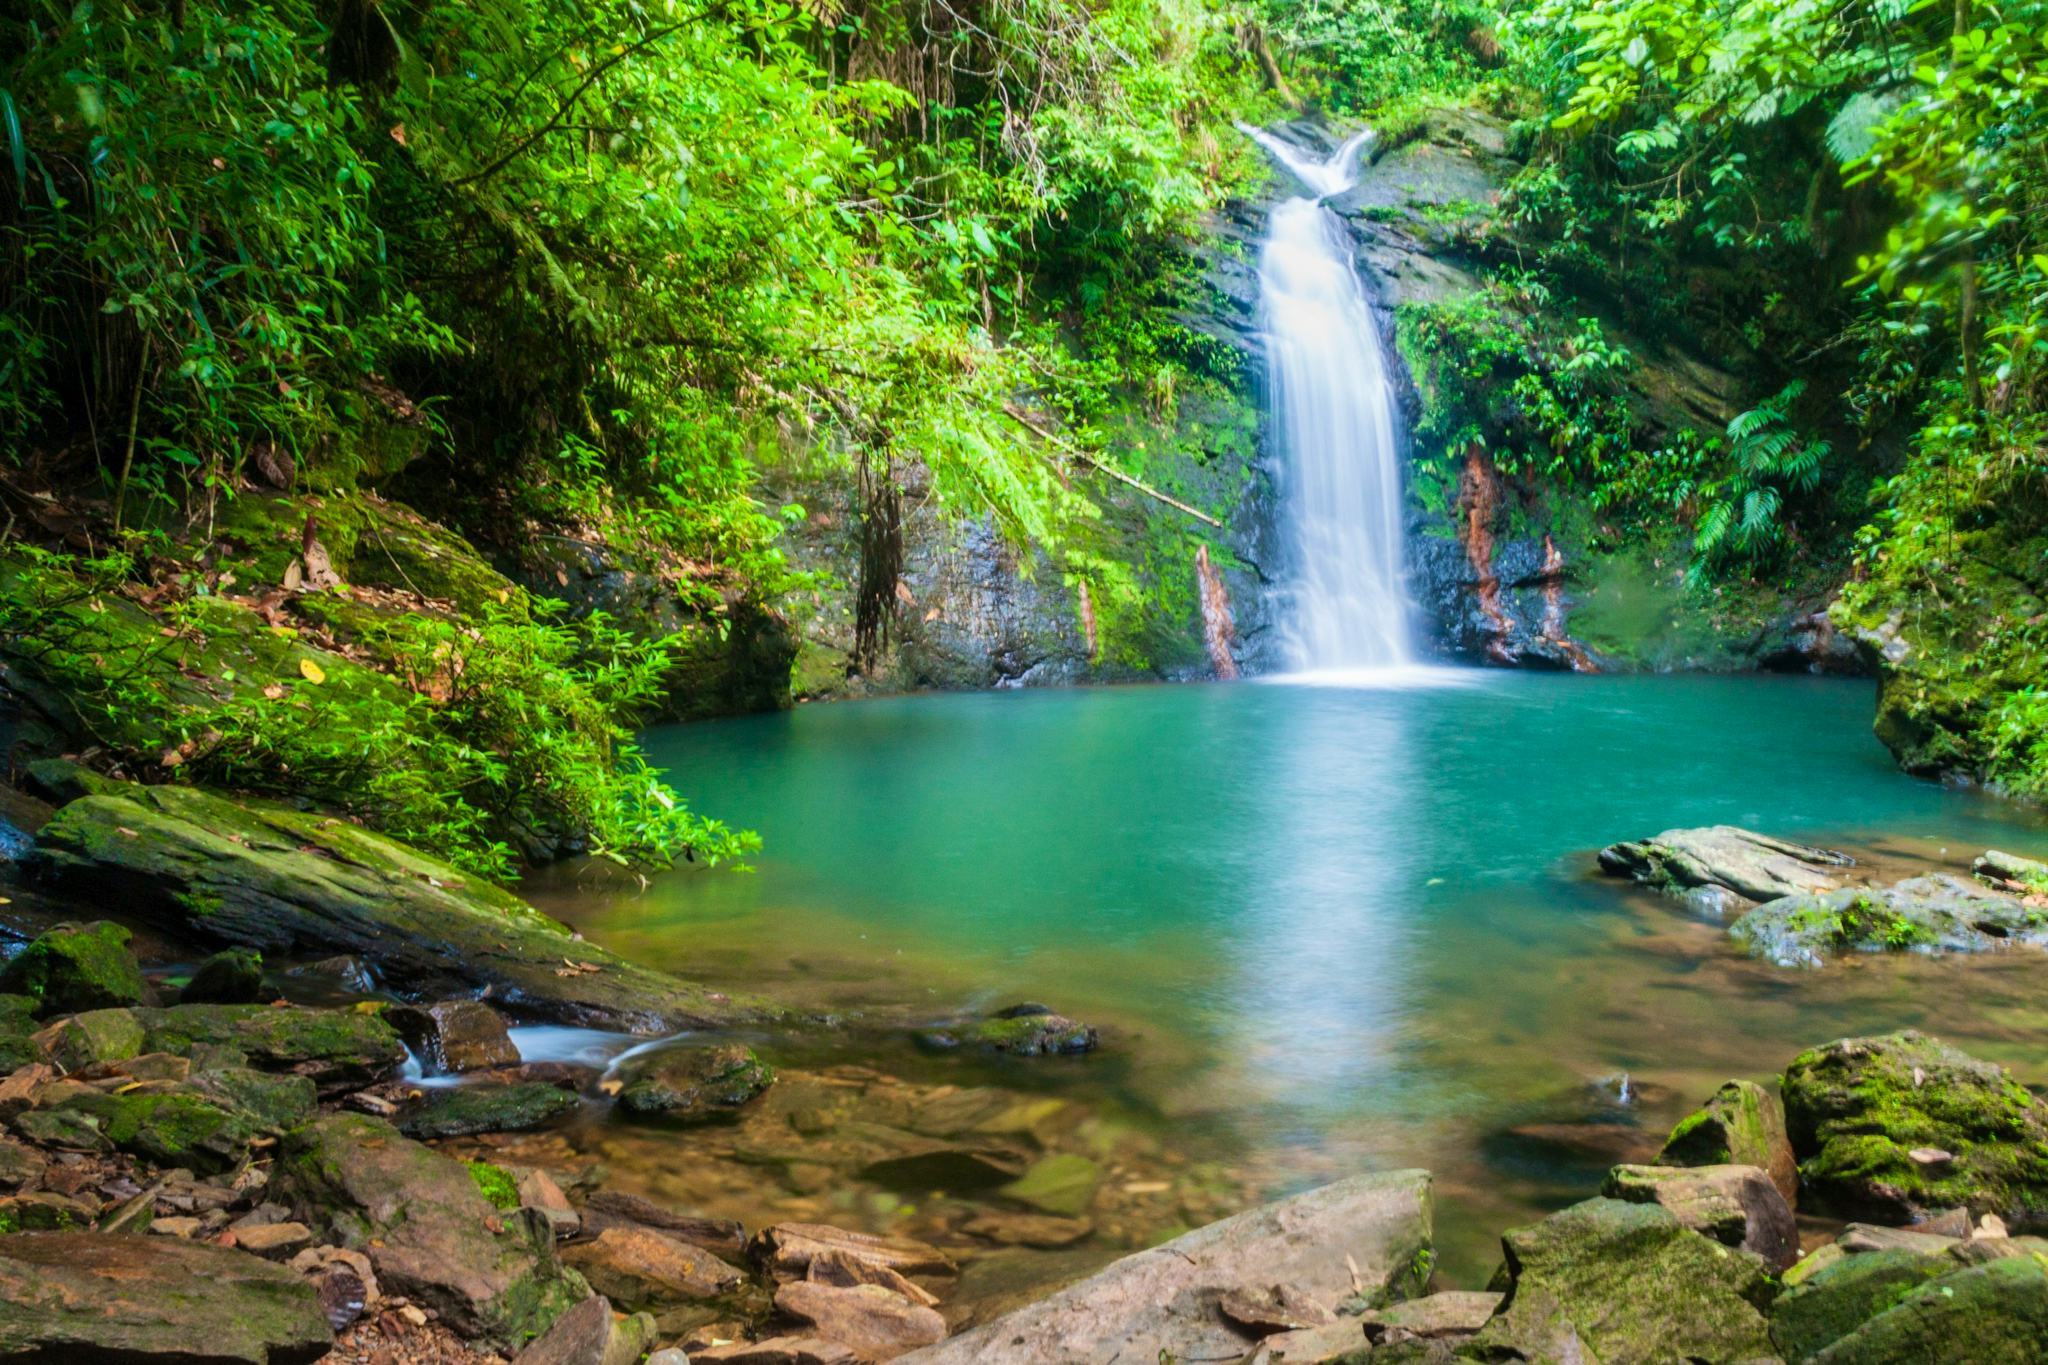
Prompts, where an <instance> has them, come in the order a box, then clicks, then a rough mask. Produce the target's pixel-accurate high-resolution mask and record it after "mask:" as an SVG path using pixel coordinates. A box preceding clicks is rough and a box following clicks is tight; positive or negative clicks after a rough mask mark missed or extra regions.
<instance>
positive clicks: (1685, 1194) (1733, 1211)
mask: <svg viewBox="0 0 2048 1365" xmlns="http://www.w3.org/2000/svg"><path fill="white" fill-rule="evenodd" d="M1600 1192H1601V1193H1602V1194H1604V1195H1606V1196H1608V1197H1609V1198H1610V1199H1625V1200H1628V1201H1629V1202H1631V1203H1635V1204H1655V1205H1657V1206H1658V1207H1660V1208H1664V1209H1668V1210H1670V1211H1671V1213H1672V1214H1673V1215H1674V1216H1675V1217H1676V1218H1677V1219H1678V1221H1679V1222H1681V1223H1683V1224H1685V1225H1686V1226H1687V1227H1689V1228H1692V1229H1693V1230H1694V1231H1696V1232H1703V1233H1705V1234H1706V1235H1707V1236H1709V1237H1711V1238H1713V1239H1714V1240H1715V1241H1717V1242H1719V1243H1721V1244H1722V1245H1723V1246H1731V1247H1740V1248H1742V1249H1743V1250H1744V1251H1748V1252H1752V1253H1754V1254H1755V1255H1756V1256H1757V1258H1758V1259H1759V1260H1761V1261H1762V1262H1763V1263H1764V1265H1765V1267H1766V1268H1767V1269H1770V1270H1772V1271H1780V1270H1783V1269H1785V1267H1787V1266H1789V1265H1791V1264H1792V1262H1794V1261H1796V1260H1798V1259H1799V1223H1798V1220H1797V1219H1795V1218H1794V1217H1793V1216H1792V1206H1791V1205H1790V1204H1788V1203H1786V1202H1785V1196H1784V1195H1782V1194H1780V1193H1778V1187H1777V1186H1775V1185H1773V1184H1772V1183H1771V1178H1770V1176H1768V1175H1766V1174H1765V1173H1764V1172H1763V1170H1762V1168H1760V1167H1757V1166H1616V1167H1615V1168H1614V1170H1613V1171H1612V1173H1610V1174H1609V1175H1608V1177H1607V1184H1606V1185H1605V1186H1604V1187H1602V1189H1601V1191H1600Z"/></svg>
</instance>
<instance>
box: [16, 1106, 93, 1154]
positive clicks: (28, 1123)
mask: <svg viewBox="0 0 2048 1365" xmlns="http://www.w3.org/2000/svg"><path fill="white" fill-rule="evenodd" d="M14 1131H15V1132H17V1133H19V1134H21V1135H22V1136H23V1137H24V1138H26V1139H28V1140H29V1141H30V1142H32V1143H34V1144H35V1145H36V1146H38V1147H54V1148H56V1149H58V1150H59V1151H67V1152H111V1151H113V1150H114V1144H113V1143H112V1142H110V1141H108V1139H107V1135H106V1132H105V1131H104V1130H103V1129H102V1128H101V1126H100V1120H99V1119H98V1118H97V1117H95V1116H94V1115H92V1114H82V1113H79V1112H78V1111H77V1110H75V1109H31V1110H29V1111H28V1112H27V1113H25V1114H17V1115H15V1116H14Z"/></svg>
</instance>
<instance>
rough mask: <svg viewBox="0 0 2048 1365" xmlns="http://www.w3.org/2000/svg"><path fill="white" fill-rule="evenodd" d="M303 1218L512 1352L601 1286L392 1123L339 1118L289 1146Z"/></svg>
mask: <svg viewBox="0 0 2048 1365" xmlns="http://www.w3.org/2000/svg"><path fill="white" fill-rule="evenodd" d="M271 1188H272V1190H273V1191H274V1192H275V1197H277V1198H280V1199H284V1200H286V1201H288V1202H289V1203H290V1205H291V1207H292V1212H293V1215H294V1216H295V1217H296V1218H298V1219H299V1221H301V1222H304V1223H307V1224H309V1225H311V1226H312V1227H314V1228H315V1229H320V1230H324V1231H325V1232H326V1233H327V1234H329V1235H332V1236H334V1237H335V1238H336V1239H337V1240H339V1241H341V1242H342V1243H343V1244H344V1245H347V1246H350V1247H353V1248H356V1249H360V1250H361V1251H363V1253H364V1254H365V1255H367V1256H368V1257H369V1258H370V1264H371V1266H372V1268H373V1269H374V1270H375V1272H376V1276H377V1280H378V1283H379V1285H380V1286H381V1287H382V1289H383V1290H384V1292H386V1293H390V1294H398V1295H402V1296H404V1297H406V1298H409V1299H412V1300H414V1301H415V1302H417V1303H421V1304H424V1305H426V1306H427V1307H429V1308H432V1309H434V1310H435V1311H436V1312H438V1313H439V1314H440V1315H441V1318H442V1320H443V1321H445V1322H446V1323H447V1324H448V1325H449V1326H450V1327H451V1328H452V1329H454V1330H455V1331H457V1332H459V1333H461V1334H463V1335H465V1336H466V1337H470V1338H473V1339H475V1340H478V1341H481V1342H484V1343H486V1344H488V1345H492V1346H496V1347H500V1348H503V1347H507V1346H510V1345H513V1344H515V1343H517V1342H519V1341H522V1340H524V1339H525V1337H526V1335H527V1334H529V1333H534V1332H539V1331H542V1330H545V1328H546V1327H547V1325H548V1324H549V1323H551V1322H553V1321H554V1319H555V1318H556V1317H557V1316H558V1315H559V1314H561V1313H562V1312H563V1311H564V1310H566V1309H567V1308H569V1307H570V1306H571V1305H573V1304H575V1303H578V1302H580V1301H581V1300H582V1299H584V1298H585V1297H586V1296H587V1295H588V1293H589V1289H588V1286H586V1285H585V1284H584V1282H583V1279H582V1277H581V1276H579V1275H577V1274H575V1273H574V1272H573V1271H567V1270H564V1269H563V1267H562V1266H561V1265H560V1263H559V1262H558V1261H557V1260H556V1258H555V1240H554V1233H553V1232H552V1230H550V1229H549V1227H548V1226H547V1223H546V1220H545V1219H542V1218H541V1217H539V1215H537V1214H524V1213H518V1212H514V1213H509V1214H500V1213H499V1212H498V1210H497V1209H495V1208H493V1207H492V1205H491V1204H490V1202H489V1201H488V1200H486V1199H485V1198H484V1196H483V1195H482V1194H481V1193H480V1192H479V1191H478V1189H477V1185H476V1182H475V1181H474V1180H473V1179H472V1178H471V1176H470V1174H469V1171H468V1170H467V1169H465V1168H464V1167H463V1165H462V1164H461V1163H459V1162H456V1161H451V1160H449V1159H448V1158H446V1157H443V1156H441V1155H439V1154H437V1153H435V1152H433V1151H431V1150H430V1149H428V1148H426V1147H423V1146H421V1145H420V1144H419V1143H416V1142H413V1141H411V1140H409V1139H407V1138H405V1137H404V1136H402V1135H400V1134H399V1133H398V1131H397V1130H396V1129H394V1128H392V1127H391V1125H390V1124H388V1123H385V1122H383V1121H382V1120H380V1119H373V1118H369V1117H366V1116H364V1115H359V1114H331V1115H328V1116H327V1117H325V1118H321V1119H318V1120H315V1121H314V1122H313V1123H311V1124H308V1125H306V1126H305V1127H303V1128H300V1129H297V1130H295V1131H294V1132H292V1133H291V1134H289V1135H288V1137H287V1138H286V1140H285V1143H284V1146H283V1150H282V1154H281V1156H280V1157H279V1159H278V1162H277V1165H276V1168H275V1171H274V1173H273V1174H272V1177H271Z"/></svg>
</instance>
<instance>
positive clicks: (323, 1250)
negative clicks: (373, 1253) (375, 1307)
mask: <svg viewBox="0 0 2048 1365" xmlns="http://www.w3.org/2000/svg"><path fill="white" fill-rule="evenodd" d="M291 1268H292V1269H293V1270H296V1271H298V1272H299V1273H300V1274H301V1275H303V1276H305V1277H306V1280H307V1283H309V1284H311V1285H312V1286H313V1292H314V1294H315V1295H316V1296H317V1297H318V1298H319V1300H320V1311H321V1312H322V1313H324V1314H325V1315H326V1316H327V1325H328V1326H330V1327H332V1328H333V1329H334V1330H335V1331H337V1332H339V1331H341V1330H342V1329H343V1328H344V1327H347V1326H348V1325H349V1324H350V1323H352V1322H354V1321H355V1320H356V1319H357V1318H359V1317H361V1316H362V1315H363V1312H364V1310H366V1309H367V1308H369V1306H370V1305H371V1304H373V1303H375V1302H377V1300H378V1297H379V1294H378V1290H377V1272H376V1271H375V1270H373V1269H371V1267H370V1258H369V1257H368V1256H365V1255H364V1254H363V1253H362V1252H360V1251H351V1250H349V1249H348V1248H346V1247H329V1246H315V1247H307V1248H306V1249H305V1250H304V1251H301V1252H300V1253H299V1254H298V1255H296V1256H294V1257H292V1259H291Z"/></svg>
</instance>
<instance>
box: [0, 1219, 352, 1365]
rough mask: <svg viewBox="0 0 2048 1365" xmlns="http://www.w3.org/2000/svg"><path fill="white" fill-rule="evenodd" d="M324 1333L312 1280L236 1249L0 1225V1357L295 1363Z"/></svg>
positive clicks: (323, 1341) (324, 1346)
mask: <svg viewBox="0 0 2048 1365" xmlns="http://www.w3.org/2000/svg"><path fill="white" fill-rule="evenodd" d="M333 1340H334V1336H333V1333H332V1332H331V1331H330V1330H329V1328H328V1325H327V1319H326V1318H325V1317H324V1316H323V1315H322V1313H321V1311H320V1304H319V1301H318V1299H317V1298H316V1297H315V1295H314V1291H313V1288H312V1286H310V1285H308V1284H307V1283H306V1282H305V1280H303V1279H302V1278H301V1277H300V1276H299V1275H297V1274H296V1273H294V1272H293V1271H290V1270H287V1269H285V1268H284V1267H282V1266H276V1265H272V1264H270V1263H269V1262H268V1261H264V1260H260V1259H258V1258H257V1257H255V1256H251V1255H249V1254H248V1253H246V1252H242V1251H236V1250H231V1249H230V1248H227V1247H220V1246H211V1245H207V1244H204V1243H197V1242H179V1241H174V1240H168V1239H164V1238H142V1237H109V1236H104V1235H101V1234H98V1233H91V1232H30V1233H20V1234H18V1235H15V1236H11V1237H0V1359H6V1360H24V1361H51V1362H55V1361H60V1360H72V1361H81V1362H83V1361H89V1360H98V1361H121V1362H127V1363H128V1365H150V1362H157V1361H161V1362H163V1365H305V1363H306V1362H310V1361H314V1360H318V1359H320V1358H321V1357H322V1356H324V1355H326V1354H327V1353H328V1351H329V1350H330V1349H331V1347H332V1345H333Z"/></svg>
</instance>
